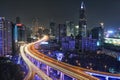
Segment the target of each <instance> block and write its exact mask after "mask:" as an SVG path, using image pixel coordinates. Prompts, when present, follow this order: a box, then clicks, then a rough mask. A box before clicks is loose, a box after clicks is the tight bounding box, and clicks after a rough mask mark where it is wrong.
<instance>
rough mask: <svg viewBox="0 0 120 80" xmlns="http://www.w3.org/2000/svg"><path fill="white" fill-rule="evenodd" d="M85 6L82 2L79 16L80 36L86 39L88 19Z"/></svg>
mask: <svg viewBox="0 0 120 80" xmlns="http://www.w3.org/2000/svg"><path fill="white" fill-rule="evenodd" d="M85 11H86V9H85V5H84V3H83V2H82V3H81V8H80V14H79V36H81V37H86V36H87V26H86V25H87V18H86V13H85Z"/></svg>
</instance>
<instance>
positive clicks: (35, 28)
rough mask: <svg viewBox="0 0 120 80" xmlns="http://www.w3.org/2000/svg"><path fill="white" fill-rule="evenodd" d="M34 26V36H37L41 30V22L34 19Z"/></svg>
mask: <svg viewBox="0 0 120 80" xmlns="http://www.w3.org/2000/svg"><path fill="white" fill-rule="evenodd" d="M32 24H33V27H32V28H33V29H32V30H33V34H32V35H33V36H35V35H37V33H38V30H39V21H38V18H35V19H33V22H32Z"/></svg>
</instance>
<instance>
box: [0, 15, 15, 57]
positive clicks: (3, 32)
mask: <svg viewBox="0 0 120 80" xmlns="http://www.w3.org/2000/svg"><path fill="white" fill-rule="evenodd" d="M12 29H13V24H12V22H10V21H8V20H6V19H5V18H4V17H0V56H5V55H7V54H12V51H13V46H12V44H13V35H12Z"/></svg>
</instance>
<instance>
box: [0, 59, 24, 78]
mask: <svg viewBox="0 0 120 80" xmlns="http://www.w3.org/2000/svg"><path fill="white" fill-rule="evenodd" d="M23 77H24V75H23V71H22V70H21V67H20V65H18V64H14V63H12V62H11V61H10V60H9V58H6V57H0V80H23Z"/></svg>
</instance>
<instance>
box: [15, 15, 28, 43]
mask: <svg viewBox="0 0 120 80" xmlns="http://www.w3.org/2000/svg"><path fill="white" fill-rule="evenodd" d="M14 40H15V42H16V43H17V42H19V41H26V28H25V25H23V24H22V23H21V21H20V18H19V17H17V18H16V24H15V27H14Z"/></svg>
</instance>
